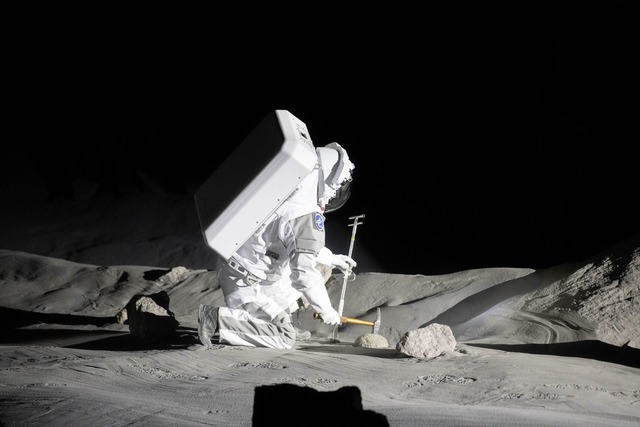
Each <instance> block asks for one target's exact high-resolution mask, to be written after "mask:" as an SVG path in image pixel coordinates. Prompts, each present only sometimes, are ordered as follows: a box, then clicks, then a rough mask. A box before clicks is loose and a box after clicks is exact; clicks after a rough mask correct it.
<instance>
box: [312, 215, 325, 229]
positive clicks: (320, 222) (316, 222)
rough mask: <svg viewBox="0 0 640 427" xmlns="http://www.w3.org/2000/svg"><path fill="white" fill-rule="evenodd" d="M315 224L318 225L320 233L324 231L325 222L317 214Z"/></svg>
mask: <svg viewBox="0 0 640 427" xmlns="http://www.w3.org/2000/svg"><path fill="white" fill-rule="evenodd" d="M313 222H314V223H315V224H316V228H317V229H318V230H320V231H322V230H323V229H324V220H323V219H322V215H320V214H319V213H316V215H315V217H314V219H313Z"/></svg>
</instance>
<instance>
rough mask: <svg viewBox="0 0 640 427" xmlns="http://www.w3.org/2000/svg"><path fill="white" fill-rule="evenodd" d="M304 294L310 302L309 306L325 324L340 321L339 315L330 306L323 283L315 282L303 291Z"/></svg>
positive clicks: (333, 323) (334, 323)
mask: <svg viewBox="0 0 640 427" xmlns="http://www.w3.org/2000/svg"><path fill="white" fill-rule="evenodd" d="M303 294H304V296H305V297H306V298H307V300H308V301H309V304H311V307H313V309H314V310H315V311H316V313H318V314H319V315H320V317H322V321H323V322H324V323H326V324H327V325H337V324H339V323H340V315H339V314H338V312H337V311H335V310H334V309H333V307H332V306H331V300H330V299H329V294H328V293H327V288H325V287H324V285H323V284H316V285H315V286H312V287H311V288H309V289H307V290H305V291H303Z"/></svg>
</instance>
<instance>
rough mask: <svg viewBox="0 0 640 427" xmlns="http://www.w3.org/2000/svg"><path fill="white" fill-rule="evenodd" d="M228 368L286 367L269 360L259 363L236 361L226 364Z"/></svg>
mask: <svg viewBox="0 0 640 427" xmlns="http://www.w3.org/2000/svg"><path fill="white" fill-rule="evenodd" d="M228 366H229V367H230V368H266V369H287V367H286V366H282V365H276V364H275V363H271V362H261V363H248V362H237V363H232V364H230V365H228Z"/></svg>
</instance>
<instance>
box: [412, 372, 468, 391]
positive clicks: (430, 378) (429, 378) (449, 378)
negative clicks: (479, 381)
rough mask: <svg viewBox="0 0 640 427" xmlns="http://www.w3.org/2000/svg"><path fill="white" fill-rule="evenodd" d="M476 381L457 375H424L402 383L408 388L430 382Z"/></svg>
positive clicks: (456, 382) (457, 382)
mask: <svg viewBox="0 0 640 427" xmlns="http://www.w3.org/2000/svg"><path fill="white" fill-rule="evenodd" d="M474 381H476V379H475V378H471V377H456V376H453V375H422V376H419V377H418V379H417V380H409V381H403V382H402V385H403V386H405V387H407V388H413V387H422V386H424V385H428V384H452V383H455V384H468V383H472V382H474Z"/></svg>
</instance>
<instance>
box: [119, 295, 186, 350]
mask: <svg viewBox="0 0 640 427" xmlns="http://www.w3.org/2000/svg"><path fill="white" fill-rule="evenodd" d="M116 319H117V320H118V322H119V323H121V324H128V325H129V332H131V335H133V336H134V337H136V338H137V339H139V340H140V341H143V342H145V343H153V342H157V341H161V340H163V339H165V338H167V337H168V336H170V335H172V334H173V333H174V332H175V331H176V329H177V328H178V324H179V323H178V321H177V320H176V318H175V315H174V314H173V312H171V311H170V310H169V295H168V294H167V292H166V291H160V292H158V293H155V294H151V295H142V294H138V295H135V296H134V297H133V298H131V300H130V301H129V303H127V306H126V307H125V308H124V309H122V310H121V311H120V312H119V313H118V314H117V315H116Z"/></svg>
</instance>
